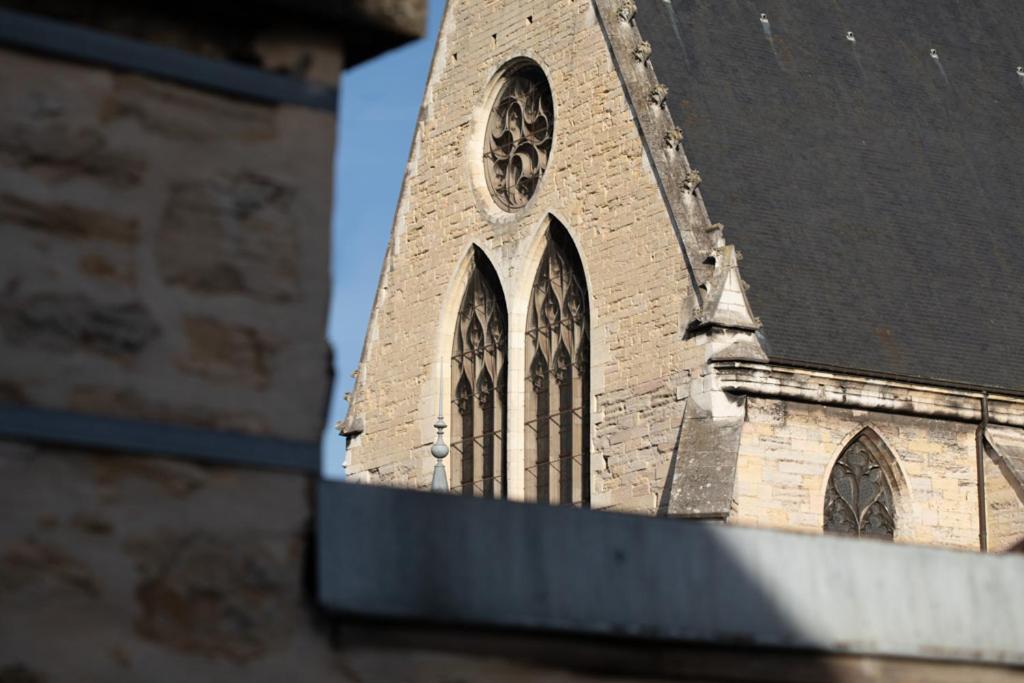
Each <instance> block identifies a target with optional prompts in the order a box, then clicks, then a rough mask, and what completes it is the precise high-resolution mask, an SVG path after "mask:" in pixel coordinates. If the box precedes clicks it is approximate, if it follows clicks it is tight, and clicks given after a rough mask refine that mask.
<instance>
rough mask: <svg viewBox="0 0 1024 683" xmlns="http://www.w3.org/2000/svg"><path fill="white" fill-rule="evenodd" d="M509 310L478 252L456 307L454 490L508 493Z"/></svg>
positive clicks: (490, 269) (501, 495) (495, 494)
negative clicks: (507, 376)
mask: <svg viewBox="0 0 1024 683" xmlns="http://www.w3.org/2000/svg"><path fill="white" fill-rule="evenodd" d="M507 330H508V313H507V310H506V308H505V298H504V297H503V296H502V293H501V285H500V284H499V283H498V276H497V274H496V273H495V272H494V268H493V267H492V266H491V264H490V263H489V262H488V261H487V259H486V257H484V255H483V254H482V253H481V252H480V251H475V252H474V255H473V265H472V271H471V272H470V275H469V282H468V283H467V285H466V293H465V294H464V295H463V297H462V303H461V305H460V307H459V315H458V320H457V322H456V324H455V340H454V342H453V344H452V367H451V381H452V394H451V395H452V410H451V414H452V416H453V419H452V423H453V424H452V459H451V467H452V476H451V480H452V490H453V491H456V492H461V493H463V494H465V495H479V496H484V497H487V498H504V497H505V495H506V483H505V468H506V464H505V462H506V439H505V433H506V429H505V421H506V390H505V387H506V382H505V378H506V368H505V365H506V363H505V361H506V357H507V353H508V338H507V334H506V332H507Z"/></svg>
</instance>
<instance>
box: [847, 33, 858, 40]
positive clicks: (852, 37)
mask: <svg viewBox="0 0 1024 683" xmlns="http://www.w3.org/2000/svg"><path fill="white" fill-rule="evenodd" d="M846 39H847V40H848V41H850V42H851V43H856V42H857V38H856V36H854V35H853V31H847V32H846Z"/></svg>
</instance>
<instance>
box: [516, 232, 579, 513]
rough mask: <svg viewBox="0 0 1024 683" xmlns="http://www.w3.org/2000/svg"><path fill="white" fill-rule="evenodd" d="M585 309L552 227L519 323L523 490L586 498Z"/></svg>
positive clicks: (568, 248)
mask: <svg viewBox="0 0 1024 683" xmlns="http://www.w3.org/2000/svg"><path fill="white" fill-rule="evenodd" d="M589 337H590V310H589V305H588V303H587V285H586V279H585V277H584V274H583V267H582V264H581V263H580V260H579V255H578V254H577V253H576V250H575V248H574V247H573V245H572V242H571V241H570V239H569V237H568V234H566V233H565V229H564V228H562V227H561V226H559V225H557V224H556V225H553V226H552V228H551V229H550V230H549V233H548V245H547V247H546V249H545V251H544V255H543V257H542V258H541V263H540V266H539V268H538V270H537V275H536V277H535V279H534V283H533V289H532V290H531V293H530V301H529V312H528V318H527V326H526V367H527V369H528V370H527V373H526V396H527V399H526V428H527V437H526V494H527V497H528V498H530V499H535V500H537V501H539V502H547V503H562V504H572V505H588V504H589V502H590V342H589Z"/></svg>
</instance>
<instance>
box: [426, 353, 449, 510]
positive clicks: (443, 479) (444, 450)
mask: <svg viewBox="0 0 1024 683" xmlns="http://www.w3.org/2000/svg"><path fill="white" fill-rule="evenodd" d="M437 369H438V373H437V377H438V380H437V422H435V423H434V429H436V430H437V441H435V442H434V445H433V446H431V447H430V454H431V455H432V456H434V457H435V458H437V462H436V463H434V480H433V481H432V482H431V483H430V490H431V491H438V492H443V493H447V492H448V476H447V475H446V474H445V472H444V459H445V457H447V455H448V446H447V444H445V442H444V430H445V427H447V426H448V425H446V424H445V422H444V364H443V363H438V364H437Z"/></svg>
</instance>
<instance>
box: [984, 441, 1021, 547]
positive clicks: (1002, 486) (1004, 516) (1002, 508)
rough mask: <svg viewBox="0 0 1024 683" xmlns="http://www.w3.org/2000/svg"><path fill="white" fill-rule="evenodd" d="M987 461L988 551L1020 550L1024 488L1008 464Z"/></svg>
mask: <svg viewBox="0 0 1024 683" xmlns="http://www.w3.org/2000/svg"><path fill="white" fill-rule="evenodd" d="M992 455H993V454H992V450H991V449H988V450H987V456H988V457H986V458H985V505H986V507H987V509H988V517H987V522H988V547H989V550H991V551H995V552H1001V551H1006V550H1012V549H1014V548H1017V547H1018V546H1019V545H1020V543H1021V542H1022V541H1024V486H1021V484H1020V482H1019V481H1018V480H1017V479H1016V477H1015V476H1014V475H1013V473H1012V472H1010V470H1009V468H1008V467H1007V466H1006V463H1005V462H1004V461H1002V460H1001V459H1000V461H996V460H994V459H993V458H992Z"/></svg>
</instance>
